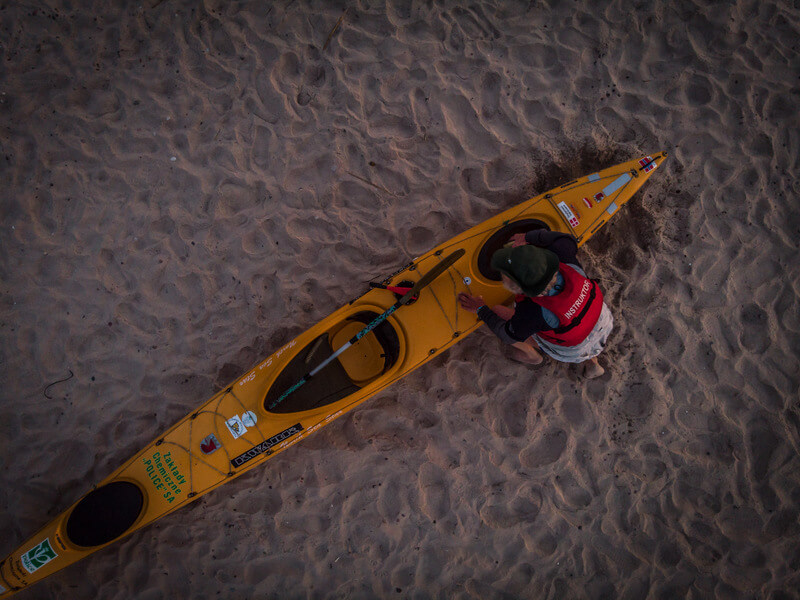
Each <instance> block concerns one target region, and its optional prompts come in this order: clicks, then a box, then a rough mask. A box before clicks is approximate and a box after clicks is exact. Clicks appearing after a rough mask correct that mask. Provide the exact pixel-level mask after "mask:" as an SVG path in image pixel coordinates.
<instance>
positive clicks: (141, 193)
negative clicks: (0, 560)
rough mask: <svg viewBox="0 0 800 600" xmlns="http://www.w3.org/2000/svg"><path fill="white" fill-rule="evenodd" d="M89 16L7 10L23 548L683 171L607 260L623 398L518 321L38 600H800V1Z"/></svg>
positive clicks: (69, 573)
mask: <svg viewBox="0 0 800 600" xmlns="http://www.w3.org/2000/svg"><path fill="white" fill-rule="evenodd" d="M88 4H89V3H84V2H67V1H66V0H62V1H60V2H59V1H58V0H50V1H46V2H44V5H45V6H41V5H40V3H38V2H32V1H31V2H14V1H11V2H8V1H6V2H0V150H1V152H0V182H2V192H1V195H0V227H2V234H1V235H0V277H1V279H2V284H1V285H0V294H1V295H0V337H1V339H2V344H1V345H0V353H1V354H0V380H1V381H2V392H1V394H2V395H0V399H1V401H0V440H1V445H0V460H2V469H1V470H0V473H1V474H0V482H1V484H0V507H2V510H1V511H0V555H5V553H6V552H10V551H11V550H13V549H15V548H16V547H17V545H18V544H19V543H21V542H22V541H23V540H25V539H27V538H28V536H30V535H32V534H33V533H34V532H35V531H36V529H38V528H39V527H40V526H42V525H43V524H44V523H45V522H46V521H47V520H48V519H50V518H52V517H53V516H55V515H56V514H58V512H60V511H61V510H63V509H64V508H66V507H67V506H69V505H70V504H71V503H73V502H74V501H75V500H77V499H78V498H79V497H80V496H81V495H82V494H84V493H85V492H86V491H87V490H88V489H89V488H90V486H91V485H92V484H94V483H96V482H97V481H99V480H100V479H102V478H103V477H105V476H106V475H107V474H108V473H110V472H111V471H112V470H113V469H114V468H115V467H116V466H117V465H119V464H120V463H122V462H123V461H124V460H125V459H126V458H128V457H129V456H130V455H131V454H132V453H133V452H135V451H136V450H137V449H139V448H140V447H142V446H143V445H145V444H146V443H147V442H149V441H150V440H151V439H152V438H153V437H155V436H156V435H157V434H158V432H160V431H161V430H163V429H165V428H167V427H168V426H170V425H171V424H172V423H174V422H175V421H176V420H178V419H179V418H181V417H183V416H184V415H185V414H186V413H187V412H189V411H190V410H192V408H193V407H195V406H196V405H198V404H199V403H200V402H201V401H203V400H205V399H206V398H207V397H209V396H210V395H211V394H212V393H213V392H214V391H216V390H217V389H219V388H220V387H221V386H224V385H225V384H226V383H228V382H229V381H230V380H231V379H233V378H235V377H237V376H239V375H240V374H242V373H243V372H245V371H246V370H247V369H248V367H250V366H251V365H252V364H253V363H255V362H256V361H257V360H258V359H259V358H261V357H264V356H266V355H268V354H269V353H271V352H272V351H274V350H275V349H277V348H278V347H279V346H280V345H281V344H283V343H284V342H286V341H288V340H290V339H291V338H292V337H293V336H294V335H296V334H298V333H299V332H301V331H303V330H305V329H306V328H308V327H309V326H311V325H312V324H314V323H315V322H317V321H318V320H319V319H321V318H322V317H324V316H325V315H327V314H329V313H330V312H332V311H333V310H335V309H336V308H338V307H339V306H341V305H342V304H344V303H346V302H347V301H348V300H350V299H351V298H353V297H355V296H357V295H359V294H360V293H362V292H363V291H365V290H366V286H367V282H368V281H369V280H370V279H371V278H375V277H378V276H384V275H386V274H388V273H391V272H392V271H394V270H395V269H396V268H397V267H399V266H401V265H403V264H405V263H406V262H407V261H408V260H409V259H410V258H412V257H413V256H415V255H417V254H418V253H421V252H423V251H425V250H427V249H428V248H430V247H432V246H434V245H436V244H437V243H439V242H442V241H444V240H446V239H448V238H449V237H451V236H452V235H454V234H456V233H458V232H460V231H462V230H464V229H466V228H468V227H469V226H472V225H475V224H477V223H480V222H481V221H482V220H484V219H485V218H487V217H488V216H490V215H492V214H495V213H497V212H499V211H501V210H503V209H504V208H507V207H510V206H512V205H514V204H516V203H518V202H520V201H522V200H524V199H525V198H527V197H530V196H532V195H534V194H535V193H539V192H542V191H545V190H547V189H548V188H550V187H553V186H554V185H557V184H560V183H563V182H566V181H568V180H569V179H570V178H572V177H575V176H580V175H585V174H586V173H589V172H592V171H595V170H598V169H600V168H603V167H607V166H610V165H612V164H615V163H617V162H622V161H624V160H629V159H631V158H635V157H637V156H641V155H642V154H646V153H649V152H656V151H659V150H668V151H670V153H671V156H670V158H669V159H668V161H667V162H666V163H665V165H664V167H663V168H662V169H660V170H659V171H658V172H657V173H656V174H655V175H654V177H653V178H652V179H651V180H650V182H649V183H648V185H647V186H646V187H645V188H644V189H643V191H642V192H641V193H640V194H639V195H638V196H637V197H636V198H635V199H634V200H633V201H631V202H630V203H629V204H628V205H627V206H626V207H625V209H624V210H623V211H621V212H620V213H619V214H618V215H617V216H615V218H614V220H612V222H611V223H610V224H609V225H608V226H607V227H606V228H605V229H604V230H602V231H601V232H600V233H599V234H598V235H597V236H596V237H595V238H594V239H592V240H591V241H590V243H589V244H587V246H586V247H585V248H584V249H583V250H582V251H581V252H582V258H583V261H584V264H585V265H586V266H587V269H588V270H589V272H590V274H591V275H594V276H596V277H599V278H601V279H602V282H603V286H604V289H605V290H606V295H607V299H608V303H609V305H610V306H611V307H612V309H613V311H614V315H615V321H616V329H615V331H614V333H613V334H612V337H611V340H610V344H609V348H608V351H607V352H606V353H604V354H603V355H602V357H601V364H603V365H604V366H605V368H606V369H607V373H606V375H604V376H603V377H602V378H600V379H599V380H595V381H591V382H585V381H582V380H581V378H580V377H579V375H578V371H577V369H576V368H575V367H574V366H573V367H570V366H567V365H562V364H555V363H553V362H552V361H547V362H546V363H545V364H544V366H542V367H539V368H528V367H525V366H523V365H520V364H517V363H514V362H511V361H510V360H508V352H507V351H506V350H504V349H503V348H501V345H500V343H499V342H498V341H497V340H496V339H495V338H494V337H493V336H492V335H491V334H490V333H488V332H486V330H485V329H484V330H482V331H481V332H479V333H476V334H475V335H473V336H471V337H469V338H468V339H466V340H465V341H464V342H462V343H461V344H459V345H457V346H456V347H454V348H453V349H452V350H451V351H450V352H449V353H447V354H446V355H445V356H443V357H440V358H437V359H435V360H434V361H432V362H431V363H429V364H428V365H426V366H425V367H424V368H422V369H420V370H418V371H416V372H414V373H413V374H412V375H410V376H409V377H407V378H406V379H404V380H402V381H401V382H399V383H398V384H396V385H394V386H393V387H391V388H390V389H388V390H386V391H384V392H383V393H381V394H380V395H379V396H377V397H375V398H374V399H372V400H370V401H369V402H367V403H366V404H364V405H362V407H360V408H358V409H357V410H355V411H353V412H352V413H350V414H347V415H346V416H344V417H342V418H341V419H340V420H338V421H336V422H334V423H333V424H331V425H329V426H328V427H327V428H325V429H323V430H321V431H320V432H318V433H316V434H315V435H314V436H313V437H312V438H310V439H308V440H307V441H305V442H304V443H302V444H299V445H296V446H294V447H293V448H291V449H290V450H289V451H287V452H285V453H283V454H281V455H279V456H278V457H276V458H275V459H273V460H271V461H270V462H268V463H267V464H266V465H265V466H264V467H263V468H259V469H257V470H255V471H252V472H250V473H249V474H247V475H246V476H244V477H242V478H240V479H237V480H236V481H235V482H233V483H231V484H230V485H228V486H226V487H224V488H222V489H220V490H218V491H216V492H215V493H212V494H210V495H207V496H205V497H203V498H202V499H201V500H200V501H198V502H196V503H195V504H193V505H192V506H191V507H190V508H187V509H184V510H182V511H179V512H178V513H176V514H174V515H171V516H170V517H168V518H165V519H163V520H161V521H159V522H158V523H157V524H156V525H154V526H152V527H149V528H146V529H144V530H142V531H139V532H137V533H135V534H134V535H132V536H130V537H128V538H126V539H125V540H124V541H122V542H120V543H117V544H115V545H113V546H111V547H110V548H108V549H106V550H103V551H101V552H98V553H96V554H94V555H92V556H91V557H89V558H88V559H86V560H84V561H82V562H80V563H78V564H76V565H74V566H72V567H70V568H68V569H65V570H64V571H61V572H59V573H58V574H56V575H54V576H52V577H51V578H49V579H47V580H45V581H44V582H42V583H39V584H37V585H36V586H34V587H32V588H30V589H29V590H26V591H25V592H23V593H20V594H19V596H18V597H19V598H20V600H28V599H34V598H94V599H97V600H110V599H123V598H124V599H128V598H137V599H147V600H150V599H158V598H198V599H199V598H631V599H633V598H654V599H656V598H657V599H661V598H665V599H666V598H669V599H673V598H718V599H728V598H772V599H779V598H790V597H794V598H796V597H798V592H797V590H798V588H800V524H799V523H798V515H799V514H800V459H798V452H799V451H800V399H799V398H798V380H799V379H800V365H799V364H798V363H799V360H798V356H799V355H800V308H799V303H798V295H799V294H800V284H799V283H798V282H799V281H800V261H798V260H797V251H798V234H800V211H798V196H799V195H800V193H799V192H800V187H799V184H798V181H797V179H796V172H797V170H798V168H799V167H800V164H798V157H799V156H800V133H799V132H800V127H798V125H800V120H799V119H798V117H797V106H798V104H800V52H799V51H798V49H799V48H800V43H799V42H798V39H800V9H798V5H797V2H791V1H790V0H783V1H780V2H774V1H766V0H765V1H759V2H756V1H740V2H736V3H733V2H731V3H717V2H710V1H708V0H703V1H699V0H698V1H695V2H689V1H678V2H665V1H661V0H653V1H647V2H645V1H642V2H623V1H614V2H610V3H599V4H597V3H594V2H590V1H589V0H576V1H574V2H573V1H569V2H568V1H563V2H559V1H556V0H551V1H549V2H533V3H527V2H499V1H498V2H483V3H469V4H466V3H461V2H436V3H434V2H403V1H394V2H380V1H375V2H372V1H369V0H362V1H360V2H356V1H352V2H350V1H348V2H343V1H339V2H323V1H321V0H320V1H316V2H309V1H303V0H297V1H291V2H289V1H286V2H276V3H259V2H223V1H217V2H214V1H211V2H206V3H204V4H203V3H195V2H190V1H188V0H174V1H173V0H166V1H158V2H156V1H154V0H146V1H144V2H131V3H123V2H109V3H104V2H96V3H93V5H94V6H93V7H91V8H90V7H89V6H88ZM337 22H338V23H339V26H338V27H337V28H336V29H335V31H334V28H335V26H336V25H337ZM67 378H68V379H67ZM55 382H57V383H55Z"/></svg>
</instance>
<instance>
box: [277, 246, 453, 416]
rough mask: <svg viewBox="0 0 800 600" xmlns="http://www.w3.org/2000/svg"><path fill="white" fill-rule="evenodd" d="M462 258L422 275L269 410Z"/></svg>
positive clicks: (282, 395) (450, 257)
mask: <svg viewBox="0 0 800 600" xmlns="http://www.w3.org/2000/svg"><path fill="white" fill-rule="evenodd" d="M462 256H464V250H463V249H459V250H456V251H455V252H453V253H452V254H450V255H448V256H447V258H445V259H444V260H443V261H441V262H440V263H439V264H437V265H436V266H435V267H433V268H432V269H431V270H430V271H428V272H427V273H425V275H423V276H422V277H420V279H419V281H417V282H416V283H415V284H414V286H413V287H412V288H410V289H409V290H408V291H407V292H406V293H405V294H404V295H403V297H402V298H400V299H399V300H398V301H397V302H395V303H394V304H393V305H392V306H390V307H389V308H388V309H386V310H385V311H384V312H383V313H382V314H380V315H378V316H377V317H375V318H374V319H373V320H372V322H370V323H369V325H367V326H366V327H364V329H362V330H361V331H359V332H358V333H357V334H355V335H354V336H353V337H352V338H350V340H349V341H348V342H347V343H345V344H344V345H343V346H342V347H341V348H339V349H338V350H336V352H334V353H333V354H331V355H330V356H329V357H328V358H326V359H325V360H324V361H322V362H321V363H320V364H319V365H318V366H316V367H315V368H314V369H312V370H311V371H309V372H308V373H307V374H306V375H304V376H303V378H302V379H301V380H300V381H298V382H297V383H295V384H294V385H293V386H292V387H290V388H289V389H288V390H286V391H285V392H283V394H281V395H280V397H279V398H278V399H277V400H275V401H274V402H273V403H272V404H270V405H269V409H270V410H272V409H273V408H275V407H276V406H278V404H280V403H281V402H283V400H284V399H286V398H287V397H288V396H289V395H290V394H293V393H294V392H296V391H297V390H298V389H299V388H301V387H302V386H303V385H304V384H306V383H308V380H309V379H311V378H312V377H314V375H316V374H317V373H319V372H320V371H322V369H324V368H325V367H327V366H328V365H329V364H331V362H333V361H334V360H335V359H336V358H337V357H339V356H340V355H341V354H342V352H344V351H345V350H347V349H348V348H350V347H351V346H352V345H353V344H355V343H356V342H358V340H360V339H361V338H363V337H364V336H365V335H367V334H368V333H369V332H370V331H372V330H373V329H375V328H376V327H377V326H378V325H380V324H381V323H383V322H384V321H385V320H386V319H388V318H389V316H390V315H391V314H392V313H393V312H394V311H396V310H397V309H398V308H400V307H401V306H403V305H405V304H408V303H409V302H411V300H413V299H414V297H415V296H416V295H418V294H419V291H420V290H421V289H422V288H424V287H426V286H428V285H429V284H430V283H431V282H432V281H433V280H434V279H436V278H437V277H438V276H439V275H441V274H442V273H444V272H445V271H446V270H447V269H449V268H450V267H451V266H452V265H453V263H455V262H456V261H457V260H458V259H459V258H461V257H462Z"/></svg>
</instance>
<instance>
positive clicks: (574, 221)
mask: <svg viewBox="0 0 800 600" xmlns="http://www.w3.org/2000/svg"><path fill="white" fill-rule="evenodd" d="M558 210H560V211H561V214H562V215H564V218H565V219H566V220H567V222H568V223H569V224H570V225H572V226H573V227H577V226H578V225H580V221H579V220H578V217H576V216H575V215H574V214H573V213H572V211H571V210H570V208H569V206H567V205H566V204H565V203H564V202H559V203H558Z"/></svg>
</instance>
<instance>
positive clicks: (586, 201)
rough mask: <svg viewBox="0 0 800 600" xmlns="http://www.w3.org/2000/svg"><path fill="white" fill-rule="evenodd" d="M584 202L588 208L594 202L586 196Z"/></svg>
mask: <svg viewBox="0 0 800 600" xmlns="http://www.w3.org/2000/svg"><path fill="white" fill-rule="evenodd" d="M583 203H584V204H585V205H586V208H592V202H591V200H589V199H588V198H584V199H583Z"/></svg>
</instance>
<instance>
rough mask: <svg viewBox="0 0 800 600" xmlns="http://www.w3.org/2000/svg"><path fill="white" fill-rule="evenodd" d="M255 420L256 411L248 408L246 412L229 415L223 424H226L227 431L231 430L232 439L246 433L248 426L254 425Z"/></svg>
mask: <svg viewBox="0 0 800 600" xmlns="http://www.w3.org/2000/svg"><path fill="white" fill-rule="evenodd" d="M256 421H258V417H257V416H256V413H254V412H253V411H252V410H248V411H247V412H246V413H242V414H241V415H236V416H233V417H231V418H230V419H228V420H227V421H225V425H227V426H228V431H230V432H231V435H232V436H233V439H236V438H238V437H240V436H242V435H244V434H245V433H247V428H248V427H255V426H256Z"/></svg>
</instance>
